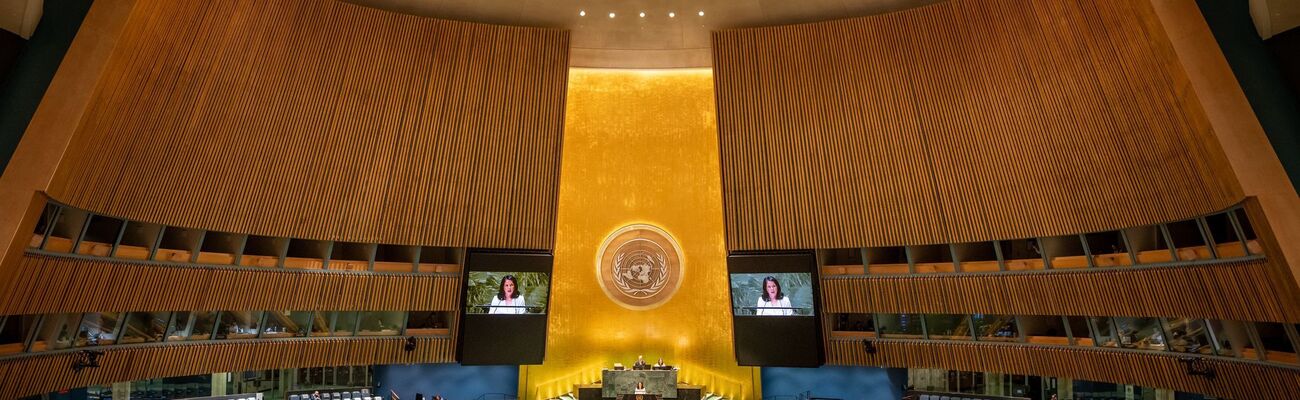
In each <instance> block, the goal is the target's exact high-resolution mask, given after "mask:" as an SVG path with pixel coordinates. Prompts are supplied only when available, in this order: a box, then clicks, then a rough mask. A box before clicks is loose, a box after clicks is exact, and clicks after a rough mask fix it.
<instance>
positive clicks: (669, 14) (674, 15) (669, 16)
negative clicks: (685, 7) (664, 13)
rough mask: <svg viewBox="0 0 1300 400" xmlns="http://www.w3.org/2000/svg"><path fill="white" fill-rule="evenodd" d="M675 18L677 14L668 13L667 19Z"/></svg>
mask: <svg viewBox="0 0 1300 400" xmlns="http://www.w3.org/2000/svg"><path fill="white" fill-rule="evenodd" d="M676 16H677V13H675V12H669V13H668V18H672V17H676Z"/></svg>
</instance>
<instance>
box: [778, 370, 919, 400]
mask: <svg viewBox="0 0 1300 400" xmlns="http://www.w3.org/2000/svg"><path fill="white" fill-rule="evenodd" d="M761 374H762V379H763V398H764V399H793V398H794V397H795V396H798V395H800V394H803V393H805V392H807V394H808V395H810V397H814V398H817V397H822V398H832V399H845V400H897V399H898V398H901V397H903V385H904V384H906V383H907V370H906V369H901V368H873V367H831V366H826V367H820V368H775V367H764V368H762V372H761Z"/></svg>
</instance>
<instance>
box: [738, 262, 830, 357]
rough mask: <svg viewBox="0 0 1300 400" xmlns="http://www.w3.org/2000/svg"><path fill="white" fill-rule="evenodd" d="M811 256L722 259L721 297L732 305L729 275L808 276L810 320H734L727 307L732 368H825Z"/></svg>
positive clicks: (749, 317) (817, 279) (818, 293)
mask: <svg viewBox="0 0 1300 400" xmlns="http://www.w3.org/2000/svg"><path fill="white" fill-rule="evenodd" d="M818 272H819V271H818V268H817V256H816V254H815V253H814V252H812V251H809V250H799V251H784V252H744V253H732V254H731V255H728V256H727V295H728V297H729V298H730V299H731V300H730V301H728V303H731V302H732V301H734V299H735V296H734V294H733V293H732V288H731V275H732V274H762V273H808V274H811V276H812V279H811V284H812V296H813V300H812V306H813V315H811V316H756V315H736V313H735V304H731V305H730V306H731V328H732V330H731V331H732V343H733V349H734V351H735V357H736V363H737V364H739V365H741V366H747V367H808V368H815V367H820V366H822V365H823V364H825V348H824V347H825V345H824V343H825V341H824V339H823V337H822V323H821V322H822V315H821V311H822V310H821V276H820V275H819V274H818Z"/></svg>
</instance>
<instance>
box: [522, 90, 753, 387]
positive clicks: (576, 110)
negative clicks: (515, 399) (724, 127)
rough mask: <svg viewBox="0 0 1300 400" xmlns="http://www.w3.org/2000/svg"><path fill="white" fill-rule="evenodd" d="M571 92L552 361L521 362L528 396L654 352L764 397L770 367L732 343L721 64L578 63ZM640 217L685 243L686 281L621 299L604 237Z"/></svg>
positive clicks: (703, 380) (689, 373)
mask: <svg viewBox="0 0 1300 400" xmlns="http://www.w3.org/2000/svg"><path fill="white" fill-rule="evenodd" d="M567 103H568V104H567V105H566V115H565V132H564V152H563V156H562V157H563V159H562V161H561V172H560V194H559V211H558V214H557V216H556V222H557V225H558V228H557V231H556V242H555V271H554V292H553V294H552V303H551V304H552V305H551V310H550V311H551V315H550V328H549V329H550V331H549V333H548V336H547V342H548V343H547V349H546V362H545V364H543V365H541V366H529V367H522V368H521V371H520V387H521V389H520V390H521V391H522V392H525V393H521V396H520V397H522V398H526V399H544V398H549V397H553V396H556V395H558V394H561V393H565V392H569V391H572V390H574V389H573V385H575V384H586V383H592V382H595V381H597V380H599V379H600V370H601V368H602V367H603V366H608V365H612V364H613V363H614V362H622V363H624V364H625V365H630V364H631V363H632V362H633V361H634V360H635V358H636V356H637V355H638V354H644V355H645V356H646V358H648V359H652V360H653V359H654V358H657V357H659V356H663V357H664V360H665V361H666V362H668V363H671V364H676V365H678V366H680V367H681V373H680V376H679V379H680V380H681V381H684V382H687V383H691V384H699V385H705V386H707V388H706V389H705V390H706V391H713V392H717V393H721V394H723V395H725V396H726V397H728V398H733V399H749V398H757V396H755V395H754V393H757V390H756V389H757V387H756V386H757V385H758V370H757V369H755V368H745V367H738V366H736V359H735V355H734V352H733V350H732V344H731V314H730V304H729V302H728V298H727V293H728V287H727V272H726V269H727V266H726V248H725V244H724V239H723V230H722V196H721V184H720V183H719V171H718V168H719V167H718V136H717V131H716V130H715V129H716V122H715V121H716V120H715V111H714V103H713V82H712V76H711V75H710V73H709V71H698V70H691V71H671V72H667V71H612V70H580V69H577V70H571V71H570V73H569V90H568V99H567ZM633 223H647V224H653V225H656V226H659V227H660V228H663V229H664V230H665V231H667V232H668V233H669V234H671V235H672V236H673V238H674V239H676V240H677V242H678V243H679V244H680V245H681V247H682V252H683V253H684V255H683V257H682V259H683V262H684V270H685V275H684V277H683V281H682V285H681V288H680V289H679V291H678V292H677V293H676V295H674V296H673V297H672V299H671V300H669V301H668V302H666V303H664V304H663V305H661V306H659V307H657V308H654V309H650V310H643V311H634V310H629V309H626V308H623V307H621V306H619V305H618V304H615V303H614V302H613V301H611V300H609V298H608V297H606V296H605V294H604V292H602V291H601V288H600V284H599V283H598V282H597V280H596V274H595V271H596V267H595V260H596V251H597V250H598V249H599V247H600V244H601V242H602V241H603V240H604V239H605V237H606V236H608V235H609V234H610V232H613V231H614V230H616V229H618V228H619V227H622V226H625V225H628V224H633Z"/></svg>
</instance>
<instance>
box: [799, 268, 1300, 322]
mask: <svg viewBox="0 0 1300 400" xmlns="http://www.w3.org/2000/svg"><path fill="white" fill-rule="evenodd" d="M1269 262H1271V261H1244V262H1229V263H1223V264H1215V265H1199V266H1176V267H1160V268H1141V269H1134V270H1124V269H1110V270H1106V271H1089V270H1077V271H1062V272H1039V273H1020V274H969V275H962V276H942V275H941V276H915V275H913V276H883V277H852V278H832V277H824V278H823V279H822V281H821V284H822V288H821V293H822V307H823V312H824V313H828V314H838V313H923V314H1012V315H1132V316H1151V317H1195V318H1214V319H1227V320H1240V321H1291V322H1300V308H1298V307H1297V306H1298V305H1297V304H1296V301H1294V299H1292V298H1290V297H1288V296H1287V295H1285V293H1291V289H1290V288H1289V286H1287V282H1288V281H1277V280H1271V279H1269V277H1268V275H1269V271H1271V270H1274V269H1276V268H1277V267H1276V266H1271V265H1266V264H1268V263H1269ZM1243 282H1248V283H1243Z"/></svg>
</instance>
